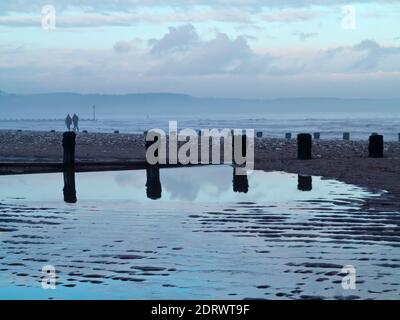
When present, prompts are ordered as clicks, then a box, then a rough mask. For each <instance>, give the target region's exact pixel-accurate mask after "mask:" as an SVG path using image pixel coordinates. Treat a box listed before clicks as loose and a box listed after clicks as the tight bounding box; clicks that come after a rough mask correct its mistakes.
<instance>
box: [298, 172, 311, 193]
mask: <svg viewBox="0 0 400 320" xmlns="http://www.w3.org/2000/svg"><path fill="white" fill-rule="evenodd" d="M297 189H298V190H300V191H311V190H312V177H311V176H302V175H300V174H299V175H298V176H297Z"/></svg>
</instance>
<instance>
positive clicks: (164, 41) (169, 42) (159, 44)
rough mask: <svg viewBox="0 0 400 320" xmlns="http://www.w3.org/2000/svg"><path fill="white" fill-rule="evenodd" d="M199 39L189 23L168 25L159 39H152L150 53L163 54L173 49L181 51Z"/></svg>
mask: <svg viewBox="0 0 400 320" xmlns="http://www.w3.org/2000/svg"><path fill="white" fill-rule="evenodd" d="M197 41H199V36H198V34H197V32H196V30H195V28H194V27H193V26H192V25H191V24H186V25H183V26H179V27H169V31H168V33H166V34H165V35H164V36H163V37H162V38H161V39H160V40H152V41H151V43H152V45H153V46H152V49H151V53H153V54H163V53H167V52H173V51H181V50H185V49H187V48H188V47H189V46H191V45H193V44H195V43H196V42H197Z"/></svg>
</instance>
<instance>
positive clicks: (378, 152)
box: [368, 134, 383, 158]
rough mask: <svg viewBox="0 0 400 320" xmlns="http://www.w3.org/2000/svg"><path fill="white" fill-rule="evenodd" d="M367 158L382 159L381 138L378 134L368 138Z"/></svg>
mask: <svg viewBox="0 0 400 320" xmlns="http://www.w3.org/2000/svg"><path fill="white" fill-rule="evenodd" d="M368 151H369V157H370V158H383V136H382V135H380V134H373V135H371V136H370V137H369V146H368Z"/></svg>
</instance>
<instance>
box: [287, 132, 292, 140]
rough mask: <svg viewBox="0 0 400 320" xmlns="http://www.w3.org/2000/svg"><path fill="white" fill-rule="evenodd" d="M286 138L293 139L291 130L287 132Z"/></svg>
mask: <svg viewBox="0 0 400 320" xmlns="http://www.w3.org/2000/svg"><path fill="white" fill-rule="evenodd" d="M285 138H286V139H288V140H290V139H292V133H291V132H286V133H285Z"/></svg>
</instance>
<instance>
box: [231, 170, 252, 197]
mask: <svg viewBox="0 0 400 320" xmlns="http://www.w3.org/2000/svg"><path fill="white" fill-rule="evenodd" d="M239 170H240V171H241V172H239ZM232 182H233V191H234V192H239V193H247V192H249V181H248V179H247V172H245V171H244V169H242V168H238V167H234V168H233V180H232Z"/></svg>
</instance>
